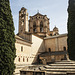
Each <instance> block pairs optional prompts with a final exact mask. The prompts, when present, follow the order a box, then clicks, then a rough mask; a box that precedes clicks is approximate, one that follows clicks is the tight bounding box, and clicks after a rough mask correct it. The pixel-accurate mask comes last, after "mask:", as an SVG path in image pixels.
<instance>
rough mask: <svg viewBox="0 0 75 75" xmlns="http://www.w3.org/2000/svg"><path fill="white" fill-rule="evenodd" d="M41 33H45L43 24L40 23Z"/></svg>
mask: <svg viewBox="0 0 75 75" xmlns="http://www.w3.org/2000/svg"><path fill="white" fill-rule="evenodd" d="M40 32H43V22H42V21H41V22H40Z"/></svg>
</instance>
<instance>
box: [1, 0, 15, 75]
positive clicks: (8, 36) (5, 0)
mask: <svg viewBox="0 0 75 75" xmlns="http://www.w3.org/2000/svg"><path fill="white" fill-rule="evenodd" d="M15 57H16V49H15V34H14V24H13V19H12V15H11V9H10V2H9V0H0V75H13V72H14V69H15V64H14V59H15Z"/></svg>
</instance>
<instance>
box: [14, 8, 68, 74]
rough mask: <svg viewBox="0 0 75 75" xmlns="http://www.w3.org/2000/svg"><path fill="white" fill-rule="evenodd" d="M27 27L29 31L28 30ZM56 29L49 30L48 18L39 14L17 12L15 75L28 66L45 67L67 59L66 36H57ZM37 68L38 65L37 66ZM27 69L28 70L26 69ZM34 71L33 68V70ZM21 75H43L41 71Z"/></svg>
mask: <svg viewBox="0 0 75 75" xmlns="http://www.w3.org/2000/svg"><path fill="white" fill-rule="evenodd" d="M28 27H29V29H28ZM58 31H59V30H58V28H57V27H55V28H54V29H53V31H50V28H49V18H47V16H46V15H42V14H40V13H39V12H38V13H37V14H36V15H34V16H30V19H29V21H28V13H27V9H25V8H24V7H23V8H21V10H20V11H19V32H18V34H17V35H15V37H16V43H15V46H16V58H15V64H16V69H15V73H14V74H15V75H20V70H21V69H22V68H24V67H25V68H26V66H27V65H28V66H29V65H34V64H40V65H47V64H49V63H52V62H55V61H61V60H64V59H67V34H61V35H60V34H59V33H58ZM37 66H38V65H37ZM27 69H28V68H27ZM34 70H35V68H34ZM24 73H28V74H22V75H31V74H32V75H33V74H34V75H36V74H37V75H39V74H41V75H45V73H44V72H43V71H42V72H41V71H37V73H35V72H33V71H29V70H28V71H25V72H24Z"/></svg>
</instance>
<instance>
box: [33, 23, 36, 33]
mask: <svg viewBox="0 0 75 75" xmlns="http://www.w3.org/2000/svg"><path fill="white" fill-rule="evenodd" d="M33 32H36V23H35V22H34V23H33Z"/></svg>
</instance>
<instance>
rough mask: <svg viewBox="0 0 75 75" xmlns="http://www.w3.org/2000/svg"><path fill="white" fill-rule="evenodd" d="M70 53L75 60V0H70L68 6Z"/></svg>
mask: <svg viewBox="0 0 75 75" xmlns="http://www.w3.org/2000/svg"><path fill="white" fill-rule="evenodd" d="M68 53H69V58H70V59H71V60H75V0H69V6H68Z"/></svg>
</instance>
